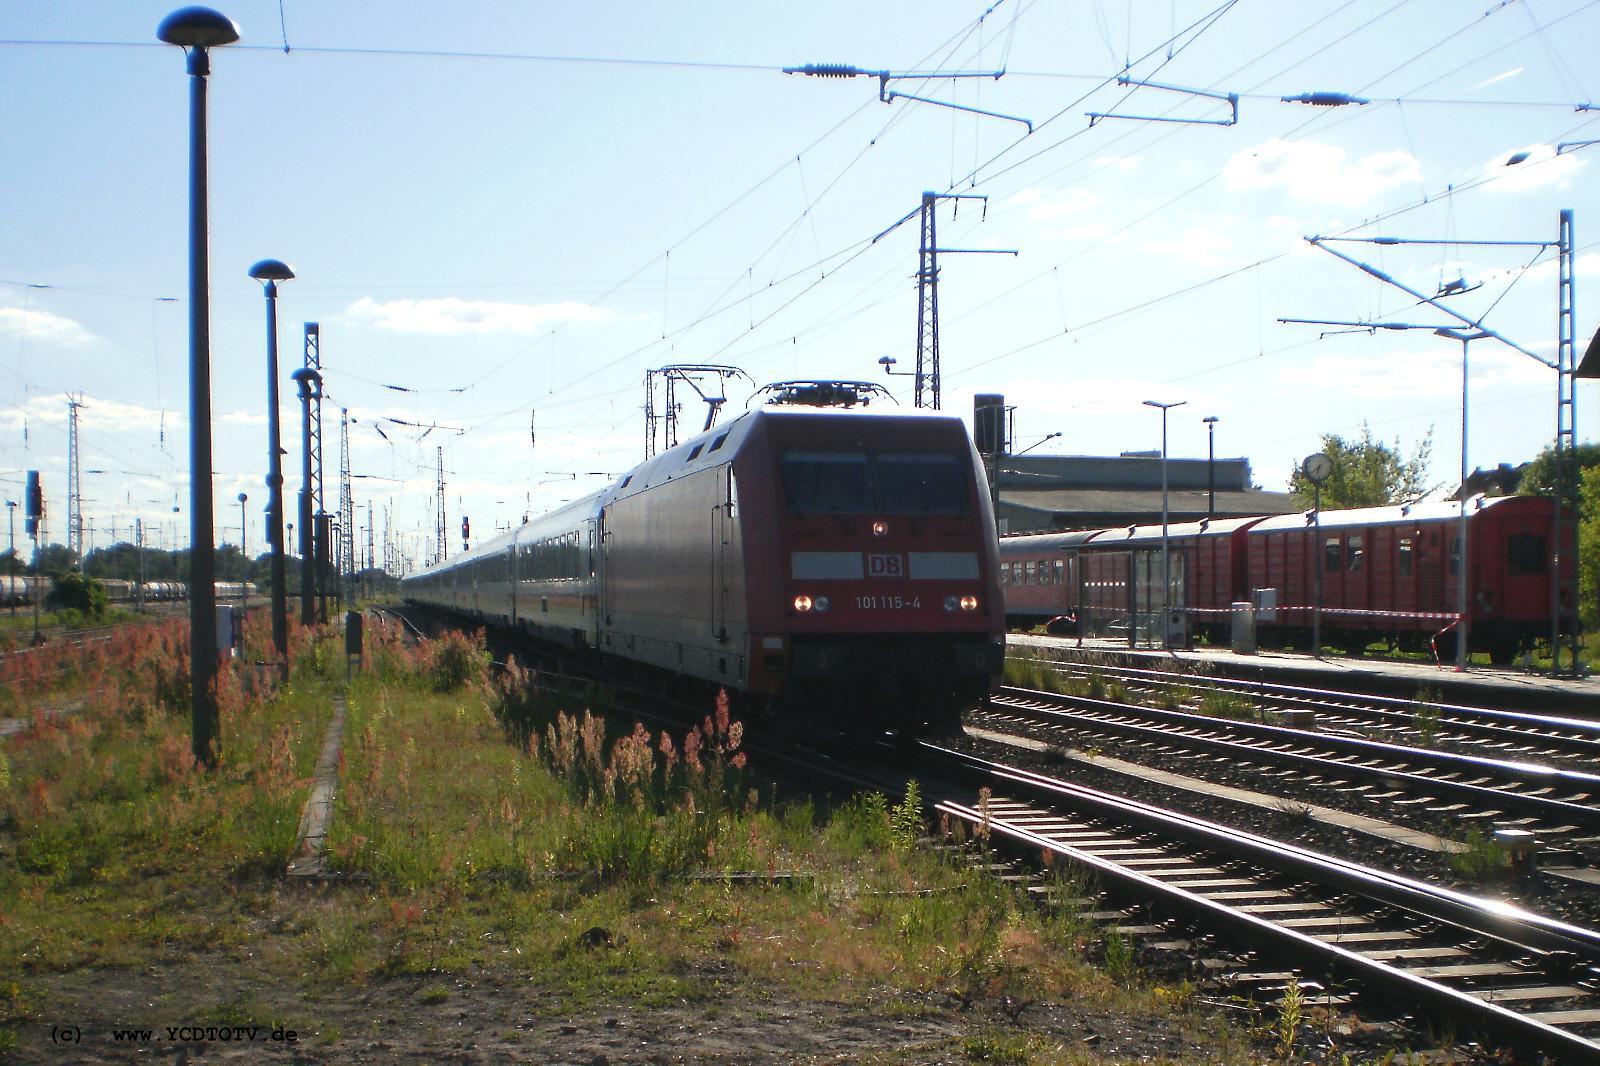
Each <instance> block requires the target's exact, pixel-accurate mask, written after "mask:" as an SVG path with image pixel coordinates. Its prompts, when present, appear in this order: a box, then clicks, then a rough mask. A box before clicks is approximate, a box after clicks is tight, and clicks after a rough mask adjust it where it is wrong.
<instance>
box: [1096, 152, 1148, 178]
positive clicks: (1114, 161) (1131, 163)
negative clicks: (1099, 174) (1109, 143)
mask: <svg viewBox="0 0 1600 1066" xmlns="http://www.w3.org/2000/svg"><path fill="white" fill-rule="evenodd" d="M1094 166H1095V169H1096V170H1117V171H1120V172H1121V173H1124V174H1126V173H1128V172H1129V171H1133V170H1138V169H1139V159H1138V157H1137V156H1131V155H1103V156H1101V157H1100V158H1098V159H1096V160H1095V161H1094Z"/></svg>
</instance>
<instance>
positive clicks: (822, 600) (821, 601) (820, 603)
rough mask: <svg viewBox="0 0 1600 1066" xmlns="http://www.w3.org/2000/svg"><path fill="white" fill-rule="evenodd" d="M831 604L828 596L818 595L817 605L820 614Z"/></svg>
mask: <svg viewBox="0 0 1600 1066" xmlns="http://www.w3.org/2000/svg"><path fill="white" fill-rule="evenodd" d="M829 606H830V604H829V603H828V597H826V596H818V597H817V600H816V604H815V607H816V611H817V613H818V614H822V613H823V612H824V611H826V610H827V609H828V607H829Z"/></svg>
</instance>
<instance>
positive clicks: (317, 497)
mask: <svg viewBox="0 0 1600 1066" xmlns="http://www.w3.org/2000/svg"><path fill="white" fill-rule="evenodd" d="M306 366H308V367H310V368H311V369H312V370H315V371H316V372H317V373H318V375H320V374H321V373H322V327H321V326H319V325H318V324H317V323H315V322H307V323H306ZM322 393H323V389H318V390H317V394H316V403H314V404H312V405H311V513H312V514H313V515H320V514H323V513H324V512H325V511H326V510H327V505H326V502H325V501H326V500H327V497H326V496H325V495H323V492H322Z"/></svg>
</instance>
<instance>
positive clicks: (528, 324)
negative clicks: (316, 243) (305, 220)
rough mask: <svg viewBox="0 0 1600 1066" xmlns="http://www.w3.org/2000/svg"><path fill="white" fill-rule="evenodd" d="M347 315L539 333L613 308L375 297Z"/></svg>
mask: <svg viewBox="0 0 1600 1066" xmlns="http://www.w3.org/2000/svg"><path fill="white" fill-rule="evenodd" d="M345 315H346V317H348V318H350V319H353V320H355V321H357V322H362V323H367V324H370V325H372V326H374V327H375V328H377V329H383V330H389V331H390V332H392V333H426V334H432V335H435V336H452V335H459V334H466V333H479V334H482V333H524V334H526V333H537V332H539V331H541V330H544V329H548V328H550V327H551V326H554V325H559V324H560V323H563V322H600V321H604V320H606V319H609V318H611V317H612V315H611V312H609V311H605V310H602V309H601V308H598V307H593V306H591V305H589V304H582V303H576V302H573V301H565V302H562V303H552V304H506V303H491V302H488V301H485V300H462V299H458V298H456V297H454V296H448V297H444V298H442V299H435V300H374V299H372V298H371V297H369V296H364V297H362V298H361V299H360V300H357V301H356V302H355V303H354V304H352V305H351V306H350V308H349V309H348V310H347V311H346V312H345Z"/></svg>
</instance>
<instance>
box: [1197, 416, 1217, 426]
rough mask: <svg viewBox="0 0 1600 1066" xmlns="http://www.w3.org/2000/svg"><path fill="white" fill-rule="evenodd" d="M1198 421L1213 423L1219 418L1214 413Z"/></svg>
mask: <svg viewBox="0 0 1600 1066" xmlns="http://www.w3.org/2000/svg"><path fill="white" fill-rule="evenodd" d="M1200 421H1202V422H1207V423H1212V424H1215V423H1216V422H1217V421H1219V419H1218V418H1217V416H1216V415H1206V416H1205V417H1204V418H1202V419H1201V420H1200Z"/></svg>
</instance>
